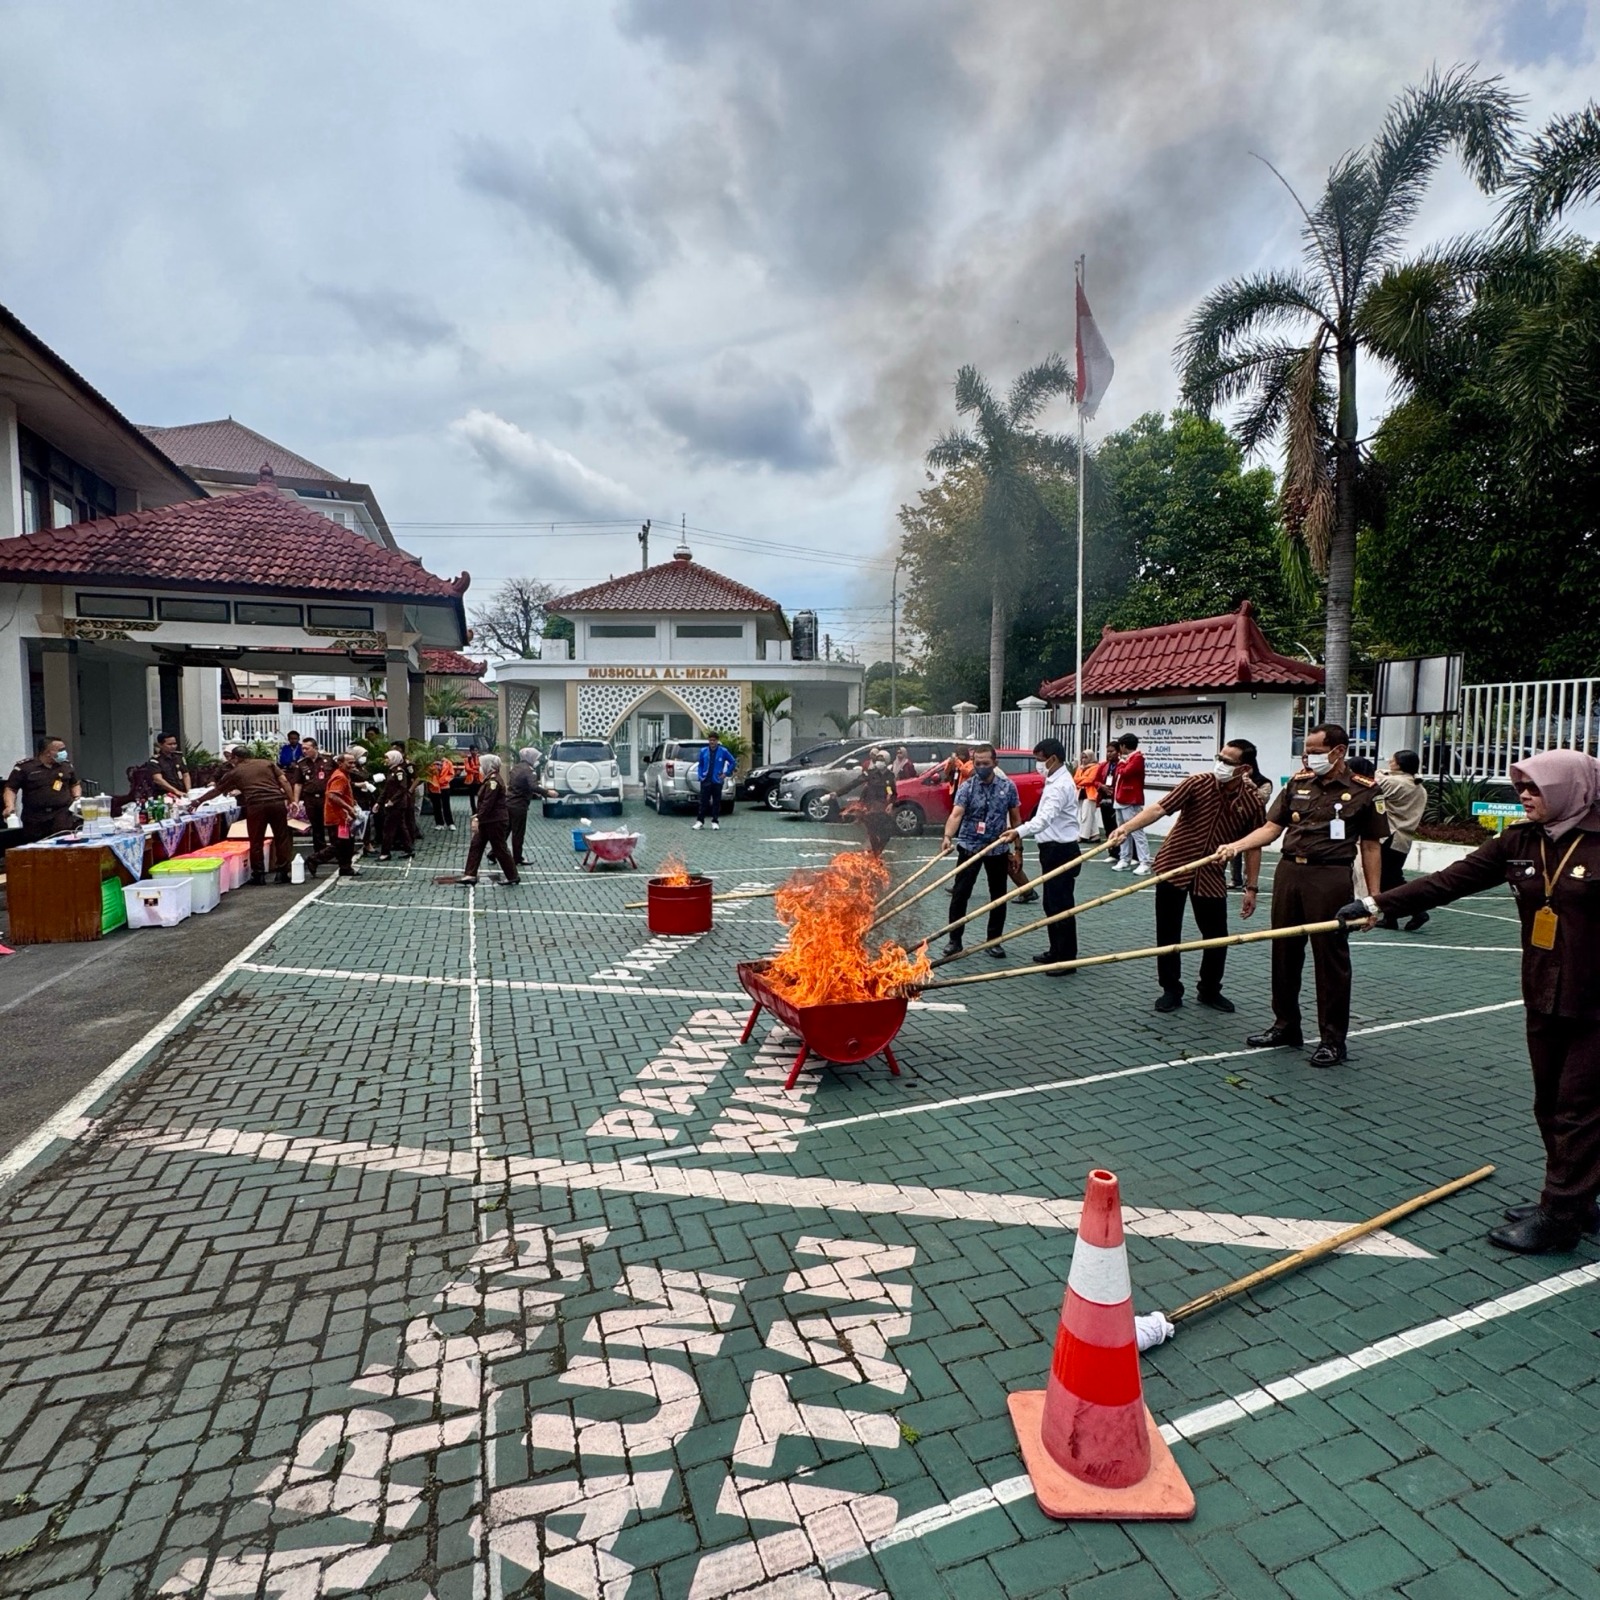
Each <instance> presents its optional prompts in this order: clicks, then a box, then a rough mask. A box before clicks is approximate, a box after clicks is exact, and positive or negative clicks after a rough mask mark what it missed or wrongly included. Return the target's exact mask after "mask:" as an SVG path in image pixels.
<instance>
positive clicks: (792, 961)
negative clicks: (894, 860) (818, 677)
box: [766, 850, 932, 1006]
mask: <svg viewBox="0 0 1600 1600" xmlns="http://www.w3.org/2000/svg"><path fill="white" fill-rule="evenodd" d="M888 886H889V869H888V868H887V867H886V866H885V865H884V864H883V862H882V861H880V860H879V859H878V858H877V857H876V856H873V855H868V854H866V853H865V852H862V851H855V850H847V851H844V852H842V853H841V854H839V855H836V856H835V857H834V858H833V860H832V861H830V862H829V863H828V865H827V866H825V867H823V868H821V869H819V870H815V871H804V872H797V873H795V874H794V875H793V876H792V877H791V878H790V879H789V881H788V882H787V883H786V884H784V886H783V887H782V888H781V889H780V890H778V893H777V897H776V898H777V912H778V920H779V921H780V922H782V923H783V924H785V926H787V927H788V929H789V948H788V949H787V950H785V951H784V952H783V953H782V954H781V955H779V956H777V957H776V958H775V959H774V960H773V962H772V964H771V965H770V966H769V967H768V968H767V972H766V977H767V981H768V982H769V983H772V984H774V985H775V986H776V987H778V988H779V990H780V991H781V993H782V994H783V997H784V999H786V1000H789V1001H791V1002H792V1003H793V1004H795V1005H799V1006H817V1005H839V1004H844V1003H848V1002H850V1001H859V1000H879V999H883V998H884V997H886V996H888V995H891V994H893V993H895V992H896V991H897V990H898V989H900V988H902V987H904V986H906V985H908V984H909V985H914V984H917V983H920V982H921V981H922V980H923V979H925V978H926V977H927V976H928V973H929V972H930V971H931V970H932V969H931V968H930V967H929V965H928V957H927V952H926V950H925V948H923V947H920V946H919V947H918V949H917V952H916V954H915V955H912V954H909V953H908V952H907V951H906V949H905V947H904V946H903V945H898V944H895V943H894V942H893V941H892V940H886V941H885V942H884V943H882V944H881V945H879V946H878V953H877V955H876V956H874V955H872V954H871V953H870V952H869V950H868V949H867V944H866V936H867V930H868V928H870V927H871V925H872V919H873V917H874V915H875V914H876V912H877V903H878V900H879V899H880V897H881V896H882V894H883V891H884V890H885V889H886V888H888Z"/></svg>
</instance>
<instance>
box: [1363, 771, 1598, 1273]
mask: <svg viewBox="0 0 1600 1600" xmlns="http://www.w3.org/2000/svg"><path fill="white" fill-rule="evenodd" d="M1511 783H1512V787H1513V788H1514V789H1515V790H1516V794H1517V798H1518V799H1519V800H1520V801H1521V802H1522V810H1523V813H1524V815H1525V816H1526V818H1527V821H1526V822H1519V823H1516V824H1514V825H1513V826H1511V827H1509V828H1507V829H1506V830H1505V831H1504V832H1503V833H1501V834H1500V835H1499V836H1498V837H1496V838H1493V839H1490V840H1489V841H1488V842H1487V843H1486V844H1484V845H1482V846H1480V847H1479V848H1478V849H1477V850H1474V851H1473V853H1472V854H1471V855H1470V856H1468V857H1467V858H1466V859H1465V860H1463V861H1456V862H1453V863H1452V864H1451V865H1450V866H1448V867H1445V868H1443V869H1442V870H1441V871H1439V872H1435V873H1432V874H1430V875H1429V876H1428V877H1426V878H1416V879H1414V880H1413V881H1412V882H1410V883H1408V884H1405V885H1404V886H1403V887H1401V888H1398V889H1386V890H1384V891H1383V892H1382V893H1380V894H1377V895H1369V896H1367V897H1365V898H1364V899H1361V900H1356V901H1352V902H1351V904H1349V905H1347V906H1346V907H1345V908H1344V910H1343V911H1341V912H1340V913H1339V915H1340V918H1341V920H1343V921H1345V922H1351V923H1356V924H1358V925H1360V926H1363V927H1366V926H1370V925H1371V921H1370V919H1371V918H1372V917H1373V916H1394V915H1396V914H1399V915H1402V916H1405V915H1412V916H1415V915H1416V914H1417V913H1419V912H1423V911H1429V910H1432V909H1433V907H1435V906H1442V905H1448V904H1449V903H1450V902H1451V901H1452V900H1459V899H1460V898H1461V897H1462V896H1463V895H1468V894H1477V893H1478V892H1479V891H1480V890H1483V889H1490V888H1494V887H1495V886H1497V885H1499V884H1505V885H1506V886H1507V887H1508V888H1509V889H1510V890H1511V893H1512V896H1513V898H1514V899H1515V900H1516V905H1517V917H1518V920H1519V921H1520V922H1521V924H1522V999H1523V1004H1524V1005H1525V1006H1526V1007H1527V1022H1528V1058H1529V1060H1530V1061H1531V1062H1532V1064H1533V1115H1534V1120H1535V1121H1536V1122H1537V1123H1538V1124H1539V1132H1540V1134H1541V1135H1542V1136H1543V1138H1544V1150H1545V1169H1544V1190H1543V1192H1542V1193H1541V1194H1540V1196H1539V1198H1538V1200H1537V1201H1535V1202H1533V1203H1532V1204H1529V1205H1520V1206H1513V1207H1512V1208H1511V1209H1510V1210H1509V1211H1507V1212H1506V1221H1505V1225H1504V1226H1503V1227H1499V1228H1496V1229H1494V1231H1493V1232H1491V1233H1490V1235H1489V1240H1490V1243H1492V1244H1497V1245H1499V1246H1500V1247H1501V1249H1503V1250H1517V1251H1520V1252H1522V1253H1523V1254H1525V1255H1544V1254H1545V1253H1547V1252H1549V1251H1553V1250H1571V1249H1573V1248H1574V1247H1575V1246H1576V1245H1577V1243H1578V1241H1579V1239H1581V1238H1582V1237H1583V1235H1584V1234H1585V1233H1593V1232H1595V1231H1596V1230H1597V1228H1600V1214H1597V1212H1596V1209H1595V1199H1596V1196H1597V1195H1600V762H1597V761H1596V760H1594V758H1593V757H1592V756H1587V755H1584V754H1583V753H1582V752H1581V751H1578V750H1547V751H1545V752H1544V754H1543V755H1537V756H1529V757H1528V759H1527V760H1526V761H1521V762H1518V763H1517V765H1516V766H1514V767H1512V769H1511Z"/></svg>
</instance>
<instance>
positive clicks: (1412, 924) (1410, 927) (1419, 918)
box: [1406, 911, 1428, 933]
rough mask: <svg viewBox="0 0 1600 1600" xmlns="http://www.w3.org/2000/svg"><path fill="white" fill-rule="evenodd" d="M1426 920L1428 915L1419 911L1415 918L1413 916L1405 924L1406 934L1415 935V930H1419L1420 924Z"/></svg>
mask: <svg viewBox="0 0 1600 1600" xmlns="http://www.w3.org/2000/svg"><path fill="white" fill-rule="evenodd" d="M1427 920H1428V913H1427V912H1426V911H1419V912H1418V913H1417V914H1416V916H1414V917H1413V918H1412V919H1411V920H1410V921H1409V922H1408V923H1407V924H1406V932H1407V933H1415V932H1416V931H1417V929H1418V928H1420V927H1421V926H1422V924H1423V923H1424V922H1426V921H1427Z"/></svg>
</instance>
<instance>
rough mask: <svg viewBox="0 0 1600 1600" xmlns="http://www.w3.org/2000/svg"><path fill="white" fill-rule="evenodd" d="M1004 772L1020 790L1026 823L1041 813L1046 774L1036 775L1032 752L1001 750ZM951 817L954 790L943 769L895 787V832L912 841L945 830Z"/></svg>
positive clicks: (1020, 801) (934, 770)
mask: <svg viewBox="0 0 1600 1600" xmlns="http://www.w3.org/2000/svg"><path fill="white" fill-rule="evenodd" d="M995 754H996V756H997V757H998V759H999V762H1000V770H1001V771H1002V772H1003V773H1005V775H1006V776H1007V777H1008V778H1009V779H1010V780H1011V781H1012V782H1013V783H1014V784H1016V786H1017V800H1018V802H1019V804H1020V805H1021V807H1022V820H1023V821H1024V822H1026V821H1027V820H1028V818H1029V817H1031V816H1032V815H1033V814H1034V812H1035V811H1037V810H1038V809H1039V797H1040V795H1042V794H1043V793H1044V774H1043V773H1042V772H1036V771H1034V766H1033V754H1032V752H1031V751H1028V750H997V751H996V752H995ZM949 815H950V786H949V785H948V784H947V783H946V782H945V781H944V778H943V776H942V775H941V774H940V771H939V768H938V767H934V768H933V769H932V771H930V772H925V773H923V775H922V776H921V777H920V778H901V779H900V780H899V782H898V783H896V784H895V786H894V831H895V832H896V833H898V834H900V835H901V836H902V837H903V838H911V837H913V836H915V835H916V834H919V833H921V832H922V830H923V829H924V828H926V827H929V826H933V827H936V828H942V827H943V826H944V821H945V818H946V817H948V816H949Z"/></svg>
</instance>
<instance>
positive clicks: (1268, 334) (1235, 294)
mask: <svg viewBox="0 0 1600 1600" xmlns="http://www.w3.org/2000/svg"><path fill="white" fill-rule="evenodd" d="M1516 123H1517V112H1516V100H1515V97H1513V96H1512V95H1511V94H1509V93H1508V92H1507V91H1506V89H1505V88H1504V87H1503V86H1502V84H1501V81H1500V80H1499V79H1498V78H1489V79H1478V78H1475V77H1474V76H1473V75H1472V73H1471V72H1470V71H1469V70H1468V69H1466V68H1461V67H1458V68H1456V69H1454V70H1453V71H1451V72H1449V73H1447V74H1445V75H1444V76H1442V77H1441V76H1440V75H1439V74H1438V73H1432V74H1430V75H1429V77H1428V80H1427V81H1426V82H1425V83H1423V84H1421V85H1419V86H1415V87H1412V88H1409V89H1407V90H1406V91H1405V92H1404V93H1403V94H1402V95H1401V96H1400V97H1399V99H1397V100H1396V101H1395V102H1394V104H1393V105H1392V106H1391V107H1390V108H1389V112H1388V115H1387V116H1386V117H1385V118H1384V121H1383V126H1382V127H1381V128H1380V129H1379V130H1378V136H1377V138H1376V139H1374V140H1373V142H1372V144H1371V145H1370V146H1369V147H1368V148H1367V149H1366V150H1363V151H1360V152H1356V153H1352V154H1349V155H1346V156H1344V157H1342V158H1341V159H1340V160H1339V161H1338V163H1337V164H1336V165H1335V166H1334V167H1333V169H1332V171H1330V172H1329V174H1328V181H1327V185H1326V187H1325V188H1324V189H1323V192H1322V197H1321V199H1320V200H1318V202H1317V204H1316V206H1315V208H1314V209H1311V210H1308V209H1307V208H1306V207H1305V206H1304V205H1303V204H1301V202H1300V200H1299V197H1298V196H1295V203H1296V205H1298V206H1299V207H1300V213H1301V216H1302V218H1303V224H1302V227H1301V230H1300V232H1301V238H1302V239H1303V241H1304V251H1305V266H1304V267H1303V268H1301V269H1300V270H1298V271H1283V272H1263V273H1257V274H1254V275H1252V276H1250V277H1244V278H1235V279H1233V280H1232V281H1231V282H1228V283H1225V284H1223V285H1221V286H1220V287H1219V288H1216V289H1213V290H1212V291H1211V293H1210V294H1208V295H1207V296H1206V297H1205V299H1204V300H1203V301H1202V302H1201V303H1200V306H1199V308H1198V309H1197V310H1196V311H1195V313H1194V315H1193V316H1192V317H1191V318H1190V319H1189V322H1188V325H1187V327H1186V328H1185V329H1184V334H1183V338H1182V340H1181V341H1180V343H1179V345H1178V349H1177V352H1176V355H1177V361H1178V366H1179V370H1180V372H1181V374H1182V379H1183V394H1184V399H1185V401H1186V403H1187V404H1189V405H1190V406H1192V407H1193V408H1194V409H1195V410H1197V411H1200V412H1202V413H1208V412H1210V411H1211V410H1212V409H1214V408H1215V407H1218V406H1222V405H1227V404H1229V403H1230V402H1234V401H1245V402H1247V404H1246V405H1245V409H1244V412H1243V415H1242V416H1241V417H1240V419H1239V423H1238V432H1239V437H1240V442H1241V443H1242V444H1243V445H1244V447H1245V449H1246V450H1247V451H1256V450H1260V449H1261V448H1262V447H1263V446H1265V445H1267V444H1268V443H1270V442H1271V441H1272V440H1274V439H1276V438H1278V437H1279V436H1280V435H1281V436H1282V437H1283V440H1284V445H1285V451H1284V471H1283V484H1282V491H1281V503H1282V509H1283V518H1284V524H1285V528H1286V530H1287V532H1288V534H1289V536H1290V540H1291V542H1295V541H1298V544H1299V546H1300V547H1301V548H1302V549H1303V552H1304V555H1305V557H1306V558H1307V559H1308V560H1309V563H1310V565H1311V567H1312V568H1313V569H1314V570H1315V572H1316V573H1317V574H1318V575H1319V576H1320V577H1322V578H1323V579H1324V580H1325V583H1326V590H1325V600H1324V604H1325V616H1326V644H1325V646H1324V661H1325V663H1326V666H1327V685H1326V690H1327V693H1326V699H1325V704H1326V705H1327V707H1328V710H1329V714H1330V715H1332V716H1338V715H1340V714H1341V713H1342V711H1343V708H1344V704H1345V697H1346V695H1347V694H1348V693H1349V688H1350V622H1351V612H1352V608H1353V604H1354V598H1355V556H1356V499H1357V489H1358V477H1359V474H1360V467H1361V458H1360V449H1359V442H1358V441H1359V431H1358V425H1357V410H1356V361H1357V358H1358V356H1359V355H1360V354H1361V353H1362V352H1363V351H1364V350H1369V349H1371V348H1372V346H1371V341H1370V340H1369V338H1368V333H1369V328H1368V317H1369V298H1370V296H1371V294H1372V291H1373V290H1374V288H1375V287H1376V286H1377V284H1378V283H1379V282H1380V280H1381V279H1382V278H1383V277H1384V275H1385V274H1386V273H1388V272H1390V271H1391V270H1392V269H1395V268H1396V267H1397V266H1398V265H1399V263H1400V261H1401V254H1402V248H1403V245H1404V242H1405V235H1406V230H1407V228H1408V227H1409V225H1410V224H1411V222H1412V221H1413V220H1414V219H1415V217H1416V214H1417V211H1418V209H1419V207H1420V206H1421V204H1422V201H1423V199H1424V197H1425V196H1426V193H1427V188H1428V182H1429V180H1430V179H1431V178H1432V176H1433V173H1434V171H1435V170H1436V169H1437V167H1438V165H1439V163H1440V161H1441V160H1443V158H1444V156H1445V154H1446V152H1447V151H1449V150H1452V149H1453V150H1454V151H1455V152H1456V154H1457V156H1458V157H1459V159H1460V161H1461V163H1462V165H1463V166H1464V167H1465V168H1466V170H1467V172H1468V174H1469V175H1470V176H1471V177H1472V179H1473V180H1474V181H1475V182H1476V183H1477V184H1478V186H1479V187H1480V188H1481V189H1483V190H1484V191H1485V192H1491V191H1493V190H1494V189H1496V188H1497V187H1499V185H1500V184H1501V183H1502V182H1503V181H1504V179H1505V176H1506V172H1507V164H1508V162H1509V160H1510V158H1511V156H1512V154H1513V151H1514V146H1513V135H1514V130H1515V127H1516ZM1273 171H1274V172H1275V173H1276V169H1275V168H1274V169H1273ZM1279 176H1280V181H1282V180H1281V175H1279ZM1284 186H1285V188H1288V184H1287V182H1285V184H1284ZM1290 193H1291V195H1293V193H1294V191H1293V190H1292V189H1290ZM1295 334H1298V336H1295ZM1372 353H1374V354H1378V353H1379V352H1378V351H1376V350H1373V352H1372Z"/></svg>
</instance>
